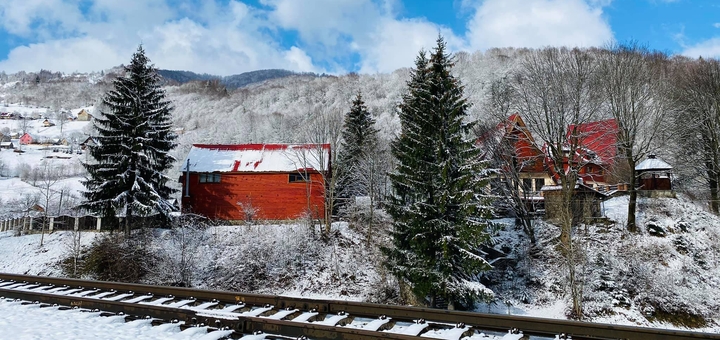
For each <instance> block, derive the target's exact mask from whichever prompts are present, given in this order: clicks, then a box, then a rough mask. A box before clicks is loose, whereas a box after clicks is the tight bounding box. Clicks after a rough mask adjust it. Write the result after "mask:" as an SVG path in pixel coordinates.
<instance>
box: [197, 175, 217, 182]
mask: <svg viewBox="0 0 720 340" xmlns="http://www.w3.org/2000/svg"><path fill="white" fill-rule="evenodd" d="M200 183H220V174H200Z"/></svg>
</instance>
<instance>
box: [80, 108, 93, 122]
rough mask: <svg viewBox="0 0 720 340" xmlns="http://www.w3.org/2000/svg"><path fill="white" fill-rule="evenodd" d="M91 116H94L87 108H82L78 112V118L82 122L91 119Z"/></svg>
mask: <svg viewBox="0 0 720 340" xmlns="http://www.w3.org/2000/svg"><path fill="white" fill-rule="evenodd" d="M90 118H92V115H90V113H88V112H87V111H86V110H85V109H82V110H80V112H78V114H77V120H78V121H81V122H86V121H89V120H90Z"/></svg>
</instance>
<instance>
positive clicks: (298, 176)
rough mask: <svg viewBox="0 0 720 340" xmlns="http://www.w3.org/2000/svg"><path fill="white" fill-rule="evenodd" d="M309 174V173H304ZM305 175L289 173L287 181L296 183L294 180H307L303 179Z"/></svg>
mask: <svg viewBox="0 0 720 340" xmlns="http://www.w3.org/2000/svg"><path fill="white" fill-rule="evenodd" d="M305 176H308V177H309V176H310V175H305ZM305 176H303V175H302V174H290V177H289V182H290V183H296V182H308V180H306V179H305Z"/></svg>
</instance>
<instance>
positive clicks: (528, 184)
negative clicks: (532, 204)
mask: <svg viewBox="0 0 720 340" xmlns="http://www.w3.org/2000/svg"><path fill="white" fill-rule="evenodd" d="M522 186H523V191H525V192H529V191H532V178H523V180H522Z"/></svg>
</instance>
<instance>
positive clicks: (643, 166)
mask: <svg viewBox="0 0 720 340" xmlns="http://www.w3.org/2000/svg"><path fill="white" fill-rule="evenodd" d="M672 168H673V167H672V166H671V165H670V164H667V163H665V162H664V161H663V160H662V159H660V158H657V157H655V155H650V156H648V158H647V159H646V160H644V161H642V162H640V164H638V165H637V166H635V171H638V170H639V171H647V170H672Z"/></svg>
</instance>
